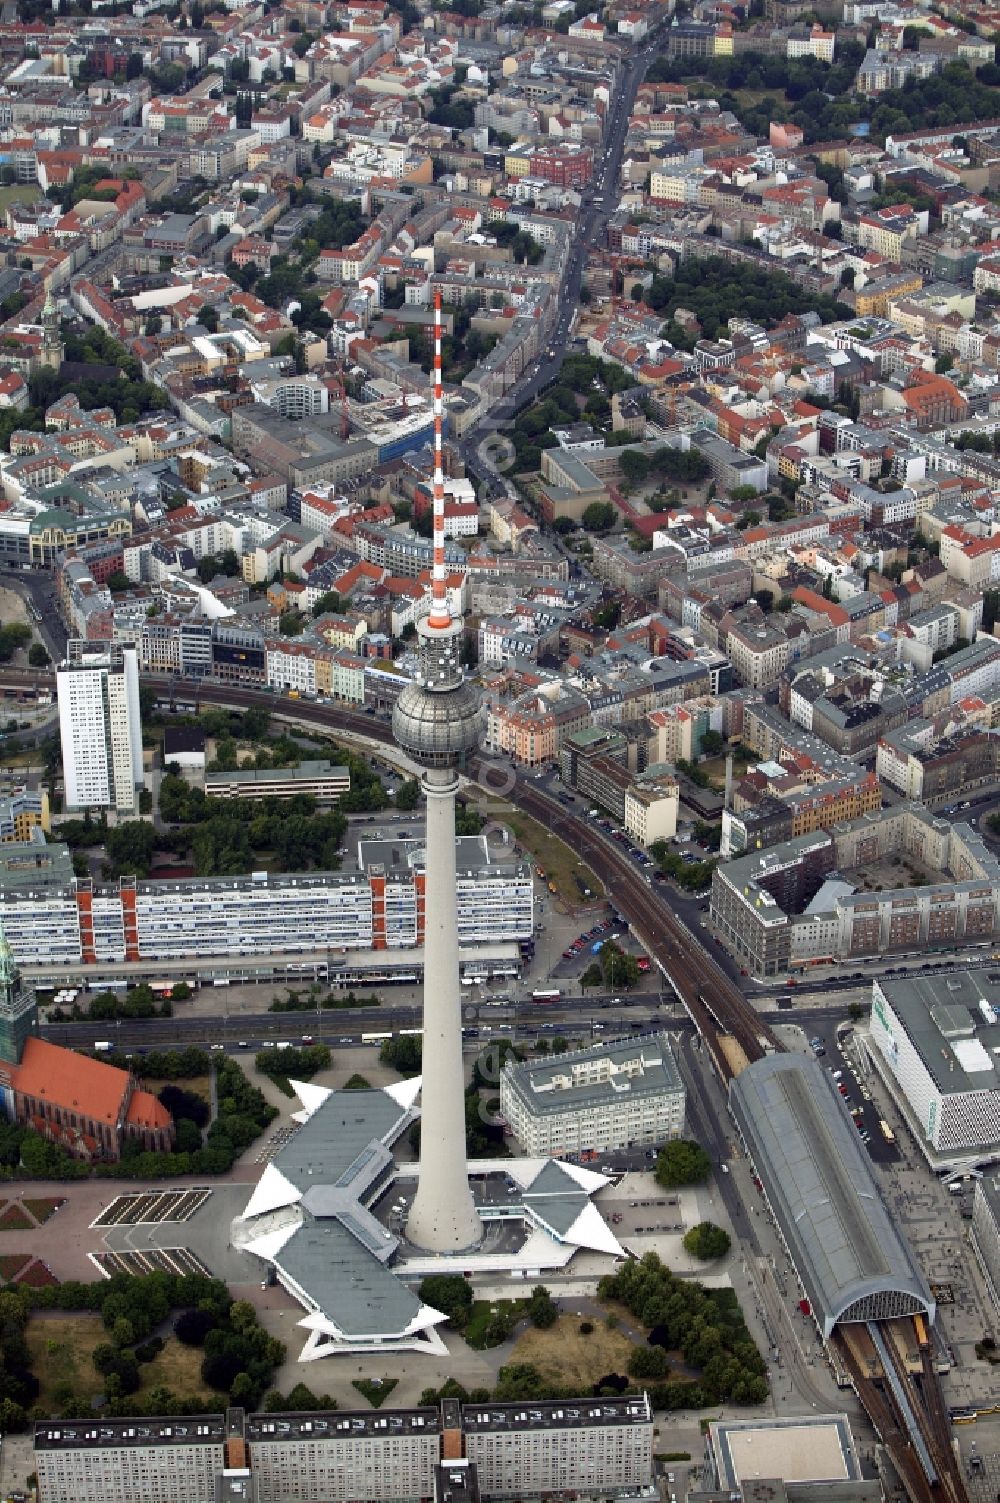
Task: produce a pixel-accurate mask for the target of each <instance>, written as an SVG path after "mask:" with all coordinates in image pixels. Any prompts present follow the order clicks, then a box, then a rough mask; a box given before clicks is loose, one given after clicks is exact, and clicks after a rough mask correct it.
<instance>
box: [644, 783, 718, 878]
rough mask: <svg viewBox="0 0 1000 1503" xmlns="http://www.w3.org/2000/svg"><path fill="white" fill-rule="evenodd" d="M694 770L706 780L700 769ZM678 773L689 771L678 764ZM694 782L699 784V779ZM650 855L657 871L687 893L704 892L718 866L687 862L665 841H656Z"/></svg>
mask: <svg viewBox="0 0 1000 1503" xmlns="http://www.w3.org/2000/svg"><path fill="white" fill-rule="evenodd" d="M693 770H694V772H696V773H700V774H701V777H702V778H705V774H704V773H701V770H700V768H697V767H696V768H694V769H693ZM678 771H679V772H686V771H687V769H686V768H682V767H680V764H679V763H678ZM693 781H695V782H697V781H698V779H697V778H695V779H693ZM706 781H707V779H706ZM649 853H650V855H651V856H652V857H653V859H654V860H655V862H656V866H657V870H658V871H659V872H660V873H661V874H662V875H663V876H664V877H669V879H670V881H671V882H674V883H676V885H677V886H678V887H680V888H683V890H684V891H685V892H702V891H703V890H704V889H705V888H706V887H708V886H709V884H710V883H711V880H712V873H713V872H714V871H715V866H716V863H715V862H714V861H685V860H684V857H683V856H679V855H678V854H677V852H676V851H673V850H671V849H670V846H669V845H668V844H667V842H666V841H665V840H654V841H653V844H652V845H651V846H650V848H649Z"/></svg>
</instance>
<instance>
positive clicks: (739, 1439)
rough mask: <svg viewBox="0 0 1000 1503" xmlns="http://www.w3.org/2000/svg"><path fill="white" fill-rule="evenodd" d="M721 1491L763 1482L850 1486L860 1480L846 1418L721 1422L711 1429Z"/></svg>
mask: <svg viewBox="0 0 1000 1503" xmlns="http://www.w3.org/2000/svg"><path fill="white" fill-rule="evenodd" d="M709 1435H710V1437H711V1442H712V1451H713V1453H714V1457H715V1465H716V1471H717V1473H718V1477H719V1485H720V1487H722V1488H727V1487H728V1488H729V1489H731V1490H735V1489H736V1488H738V1487H739V1486H740V1485H741V1484H742V1483H744V1482H748V1481H753V1480H754V1479H755V1478H758V1477H780V1478H781V1480H782V1481H783V1482H851V1481H856V1480H857V1479H858V1478H859V1477H860V1476H861V1467H860V1464H859V1462H858V1457H857V1453H856V1451H855V1449H854V1438H853V1436H852V1435H851V1427H850V1423H849V1422H848V1418H847V1415H846V1414H823V1415H803V1416H802V1417H801V1418H800V1417H798V1416H795V1417H793V1418H789V1419H776V1420H761V1421H757V1420H735V1421H719V1422H717V1423H716V1424H713V1425H710V1426H709Z"/></svg>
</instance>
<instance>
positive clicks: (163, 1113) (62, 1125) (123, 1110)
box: [0, 928, 174, 1162]
mask: <svg viewBox="0 0 1000 1503" xmlns="http://www.w3.org/2000/svg"><path fill="white" fill-rule="evenodd" d="M37 1032H38V1007H37V1003H36V1001H35V996H34V993H33V992H31V991H28V990H27V989H26V988H25V987H24V986H23V985H22V984H21V975H20V972H19V970H18V968H17V965H16V963H15V961H14V957H13V955H12V953H11V949H10V945H9V944H8V943H7V940H6V938H5V936H4V933H3V929H2V928H0V1102H2V1104H3V1108H4V1110H5V1111H6V1114H7V1116H8V1118H9V1119H10V1120H11V1121H12V1122H21V1123H23V1124H24V1125H25V1127H31V1128H33V1129H34V1131H35V1132H37V1133H40V1134H41V1136H42V1137H44V1138H49V1139H50V1140H51V1141H52V1142H53V1143H58V1144H59V1146H60V1148H65V1149H67V1151H68V1152H69V1153H72V1154H75V1155H76V1157H77V1158H81V1159H87V1160H88V1161H90V1162H98V1161H101V1160H105V1161H108V1160H110V1161H112V1162H113V1161H114V1160H115V1159H119V1158H121V1152H122V1144H123V1143H124V1142H125V1140H126V1138H137V1139H138V1140H139V1142H140V1143H141V1144H142V1146H143V1148H144V1149H150V1150H152V1151H153V1152H167V1151H169V1150H170V1149H171V1148H172V1147H173V1145H174V1123H173V1118H172V1117H171V1115H170V1113H169V1112H168V1111H167V1109H166V1107H165V1106H163V1105H161V1103H160V1102H159V1101H158V1100H157V1099H156V1097H155V1096H153V1095H152V1094H151V1093H150V1092H149V1091H140V1090H138V1089H137V1088H136V1082H135V1079H134V1077H133V1076H132V1074H131V1073H130V1071H128V1070H119V1069H117V1068H116V1067H115V1066H114V1065H107V1064H104V1063H103V1061H101V1060H98V1059H89V1058H88V1057H87V1056H86V1055H85V1054H77V1053H76V1052H75V1050H73V1049H63V1048H61V1047H60V1046H59V1045H58V1044H48V1043H46V1042H45V1040H44V1039H40V1038H38V1036H37Z"/></svg>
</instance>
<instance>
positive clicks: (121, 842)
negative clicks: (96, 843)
mask: <svg viewBox="0 0 1000 1503" xmlns="http://www.w3.org/2000/svg"><path fill="white" fill-rule="evenodd" d="M155 848H156V831H155V830H154V829H153V826H152V825H150V824H147V823H146V821H145V820H141V819H129V820H126V821H125V822H124V823H123V824H120V825H115V827H114V829H111V830H109V831H108V833H107V837H106V839H105V849H106V851H107V854H108V863H107V864H108V868H109V875H111V876H128V877H133V876H134V877H148V876H149V868H150V865H151V863H152V859H153V851H154V850H155Z"/></svg>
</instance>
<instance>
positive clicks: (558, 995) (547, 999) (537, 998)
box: [531, 989, 562, 1005]
mask: <svg viewBox="0 0 1000 1503" xmlns="http://www.w3.org/2000/svg"><path fill="white" fill-rule="evenodd" d="M531 1000H532V1002H537V1003H540V1004H545V1003H548V1004H550V1005H552V1004H554V1003H556V1002H561V1001H562V992H560V991H557V990H555V989H553V990H552V991H547V992H546V991H540V992H532V994H531Z"/></svg>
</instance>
